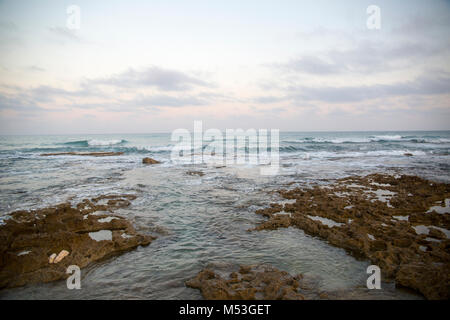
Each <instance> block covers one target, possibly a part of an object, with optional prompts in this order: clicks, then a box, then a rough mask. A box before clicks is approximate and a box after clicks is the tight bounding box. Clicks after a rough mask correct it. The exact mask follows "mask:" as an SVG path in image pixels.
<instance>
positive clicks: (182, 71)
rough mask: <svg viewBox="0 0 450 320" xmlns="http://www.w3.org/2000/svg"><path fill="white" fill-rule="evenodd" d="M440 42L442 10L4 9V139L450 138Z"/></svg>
mask: <svg viewBox="0 0 450 320" xmlns="http://www.w3.org/2000/svg"><path fill="white" fill-rule="evenodd" d="M70 5H76V6H78V7H79V8H80V24H79V29H78V28H75V29H73V28H68V25H67V21H68V19H69V27H70V26H73V24H70V22H73V21H74V20H73V17H74V16H73V14H71V13H69V14H68V13H67V8H68V7H69V6H70ZM369 5H376V6H378V7H379V8H380V10H381V11H380V12H381V15H380V17H381V28H380V29H369V28H368V27H367V19H368V18H369V16H370V14H368V13H367V12H366V10H367V7H368V6H369ZM449 31H450V1H438V0H432V1H423V0H417V1H413V0H408V1H400V0H391V1H381V0H370V1H364V0H360V1H323V0H315V1H300V0H292V1H287V0H277V1H261V0H260V1H251V0H247V1H242V0H240V1H232V0H227V1H213V0H210V1H206V0H205V1H197V0H189V1H186V0H183V1H175V0H164V1H163V0H161V1H156V0H149V1H134V0H128V1H111V0H108V1H81V0H71V1H61V0H55V1H46V0H34V1H33V0H27V1H25V0H13V1H1V0H0V134H63V133H145V132H170V131H172V130H174V129H176V128H188V129H189V128H192V126H193V121H194V120H203V123H204V127H205V128H206V127H209V128H219V129H225V128H239V127H240V128H278V129H280V130H286V131H288V130H289V131H311V130H313V131H316V130H317V131H319V130H320V131H334V130H338V131H352V130H432V129H435V130H445V129H450V125H449V123H450V35H449Z"/></svg>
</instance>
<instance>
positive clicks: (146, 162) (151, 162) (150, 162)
mask: <svg viewBox="0 0 450 320" xmlns="http://www.w3.org/2000/svg"><path fill="white" fill-rule="evenodd" d="M142 163H143V164H158V163H161V162H159V161H157V160H155V159H152V158H148V157H147V158H144V159H142Z"/></svg>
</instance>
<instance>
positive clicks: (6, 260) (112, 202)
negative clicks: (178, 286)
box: [0, 195, 154, 288]
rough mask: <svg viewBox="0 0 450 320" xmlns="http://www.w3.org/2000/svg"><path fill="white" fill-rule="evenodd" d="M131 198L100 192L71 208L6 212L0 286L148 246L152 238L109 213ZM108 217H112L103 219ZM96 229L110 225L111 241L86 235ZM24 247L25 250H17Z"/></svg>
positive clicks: (0, 239)
mask: <svg viewBox="0 0 450 320" xmlns="http://www.w3.org/2000/svg"><path fill="white" fill-rule="evenodd" d="M134 198H135V196H134V195H105V196H100V197H97V198H93V199H90V200H89V199H85V200H83V201H82V202H80V203H78V204H77V205H76V207H73V206H72V205H71V204H70V203H63V204H60V205H58V206H55V207H50V208H43V209H38V210H30V211H25V210H21V211H15V212H13V213H11V214H10V219H7V220H6V222H5V224H4V225H1V226H0V288H7V287H17V286H22V285H25V284H28V283H37V282H49V281H54V280H59V279H64V278H66V277H67V276H68V275H67V274H66V269H67V267H68V266H69V265H77V266H79V267H80V268H83V267H86V266H87V265H88V264H90V263H92V262H94V261H98V260H101V259H105V258H108V257H110V256H112V255H116V254H120V253H122V252H125V251H128V250H131V249H134V248H136V247H137V246H139V245H148V244H149V243H150V242H151V241H152V240H153V239H154V237H151V236H148V235H142V234H139V233H137V232H136V230H135V229H134V227H133V226H132V224H131V223H130V222H129V221H127V220H126V219H124V218H123V217H120V216H117V215H114V216H113V215H111V214H109V213H111V212H113V211H114V210H115V209H118V208H123V207H125V206H128V205H129V204H130V200H131V199H134ZM100 212H102V213H100ZM103 212H104V213H103ZM108 212H109V213H108ZM93 213H95V214H93ZM111 217H114V219H107V218H111ZM100 220H101V221H100ZM101 230H109V231H110V232H111V235H112V238H111V240H101V241H96V240H94V239H92V238H91V237H90V236H89V233H93V232H98V231H101ZM124 235H126V236H125V237H124ZM24 251H27V252H29V253H27V254H23V255H18V253H20V252H24ZM56 253H59V254H58V255H56Z"/></svg>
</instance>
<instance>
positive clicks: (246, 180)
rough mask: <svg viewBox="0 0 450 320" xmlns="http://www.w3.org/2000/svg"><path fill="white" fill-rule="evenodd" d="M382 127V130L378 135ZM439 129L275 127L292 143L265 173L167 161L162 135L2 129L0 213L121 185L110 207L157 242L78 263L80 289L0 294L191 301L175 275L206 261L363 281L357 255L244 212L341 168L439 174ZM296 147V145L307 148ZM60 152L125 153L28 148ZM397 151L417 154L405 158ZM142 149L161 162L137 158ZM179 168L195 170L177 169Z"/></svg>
mask: <svg viewBox="0 0 450 320" xmlns="http://www.w3.org/2000/svg"><path fill="white" fill-rule="evenodd" d="M383 135H384V136H385V138H384V139H382V138H380V136H383ZM399 136H400V138H399ZM403 136H405V137H406V138H402V137H403ZM410 136H414V138H409V137H410ZM305 137H306V138H310V139H309V140H308V139H306V138H305ZM370 137H373V138H370ZM386 137H388V138H386ZM431 137H434V138H431ZM449 137H450V133H449V132H443V133H442V132H441V133H439V134H438V133H420V134H419V133H408V134H404V133H398V134H390V135H388V134H387V133H385V134H381V133H376V134H375V133H373V134H368V133H364V134H358V133H353V134H350V133H348V134H347V136H345V135H343V134H334V136H333V134H332V133H328V136H326V135H324V134H316V135H313V134H309V136H308V134H294V133H286V134H284V135H283V134H282V135H281V138H282V146H286V145H290V146H295V147H296V149H297V150H296V151H289V150H287V151H282V152H281V168H280V173H279V175H277V176H261V175H260V172H259V167H258V166H248V165H232V166H226V167H221V168H216V167H208V166H206V165H182V164H177V163H171V162H170V161H169V154H170V153H169V152H170V146H171V142H170V135H162V134H161V135H136V136H130V135H124V136H120V135H111V136H58V137H55V136H45V137H2V139H1V143H0V147H1V149H0V167H1V172H0V179H1V180H0V181H1V183H0V192H1V193H0V209H1V212H2V213H3V214H5V213H7V212H10V211H13V210H16V209H19V208H26V209H29V208H34V207H44V206H48V205H53V204H56V203H59V202H63V201H67V200H71V201H73V202H74V203H76V202H77V201H79V200H81V199H83V198H86V197H94V196H97V195H101V194H107V193H133V194H136V195H137V196H138V198H137V199H136V200H134V201H132V205H131V206H130V207H128V208H126V209H121V210H118V211H117V212H116V213H117V214H121V215H123V216H125V217H127V218H128V219H130V220H132V221H133V222H134V223H135V225H136V227H137V229H138V230H140V231H141V232H146V233H150V234H153V235H155V236H157V237H158V239H157V240H155V241H154V242H152V243H151V244H150V245H149V246H147V247H140V248H137V249H136V250H133V251H131V252H127V253H125V254H123V255H121V256H118V257H114V258H110V259H108V260H105V261H102V262H100V263H95V264H92V265H91V266H89V267H88V268H86V269H83V270H82V282H81V285H82V289H81V290H68V289H67V288H66V284H65V281H57V282H53V283H48V284H39V285H31V286H26V287H22V288H15V289H9V290H3V291H1V292H0V298H3V299H11V298H27V299H28V298H29V299H36V298H60V299H72V298H74V299H91V298H94V299H95V298H102V299H121V298H126V299H199V298H201V296H200V293H199V291H198V290H194V289H190V288H187V287H186V286H185V285H184V282H185V281H186V280H188V279H190V278H192V277H193V276H195V275H196V274H197V273H198V272H199V271H200V270H201V269H202V268H203V267H205V266H206V265H208V264H210V263H216V264H217V263H233V264H255V263H268V264H271V265H273V266H275V267H277V268H279V269H282V270H286V271H288V272H290V273H291V274H296V273H304V274H306V275H308V276H310V277H313V278H315V279H317V281H318V282H319V286H320V288H321V289H323V290H337V289H349V288H353V287H365V284H366V279H367V277H368V275H367V274H366V268H367V266H368V265H369V264H370V263H369V262H368V261H359V260H356V259H355V258H353V257H351V256H349V255H348V254H346V253H345V251H344V250H342V249H339V248H335V247H332V246H330V245H328V244H327V243H326V242H325V241H322V240H320V239H318V238H314V237H311V236H309V235H306V234H304V232H303V231H302V230H298V229H294V228H287V229H280V230H275V231H259V232H249V231H248V229H250V228H253V227H254V226H255V224H257V223H258V222H259V221H262V219H263V218H262V217H260V216H258V215H256V214H255V213H254V211H255V210H256V209H258V208H261V207H264V206H266V205H268V204H269V203H270V202H274V201H280V202H281V201H282V199H280V198H278V196H277V195H276V194H275V193H271V192H270V191H272V190H278V189H280V188H284V187H295V186H297V185H300V186H306V185H309V184H315V183H319V184H323V185H325V184H326V183H328V182H331V181H332V180H333V179H335V178H340V177H344V176H348V175H352V174H364V175H365V174H369V173H372V172H390V173H409V174H416V175H421V176H424V177H427V178H431V179H434V180H440V181H447V182H448V181H449V180H450V177H449V174H448V173H449V170H448V169H449V168H450V158H449V155H448V154H449V153H448V151H449V147H450V144H449V142H448V141H450V140H448V139H449ZM314 139H315V140H316V141H314ZM327 139H328V140H327ZM352 139H353V141H351V142H346V141H350V140H352ZM358 139H359V140H358ZM371 139H372V140H373V141H372V140H371ZM385 139H387V140H385ZM389 139H390V140H389ZM413 139H416V140H417V141H422V142H412V140H413ZM426 139H429V140H426ZM433 139H434V140H433ZM445 139H447V140H445ZM324 140H327V141H332V140H333V142H324ZM402 140H404V141H402ZM80 141H81V142H80ZM289 141H296V142H289ZM302 141H303V142H302ZM305 141H306V142H305ZM355 141H356V142H355ZM358 141H362V142H358ZM393 141H394V142H393ZM430 141H434V142H432V143H430ZM446 141H447V142H446ZM67 142H70V143H72V144H67ZM89 142H90V143H89ZM433 143H434V144H433ZM410 145H414V147H411V146H410ZM430 145H433V146H434V148H432V147H431V146H430ZM300 148H302V149H305V150H308V153H309V156H308V157H306V156H305V151H301V150H300ZM44 149H45V151H43V150H44ZM61 150H65V151H68V150H70V151H124V152H125V155H124V156H117V157H105V158H94V157H77V156H75V157H74V156H60V157H51V158H48V157H40V156H39V154H40V153H43V152H55V151H58V152H60V151H61ZM314 150H315V151H314ZM403 151H404V152H407V151H408V152H416V154H417V155H414V156H413V157H406V156H404V155H403V153H401V152H403ZM369 152H375V154H376V155H373V154H372V153H369ZM356 153H361V154H363V155H360V156H356V155H355V154H356ZM381 153H383V154H384V155H383V156H380V154H381ZM422 153H423V154H422ZM144 156H151V157H153V158H155V159H157V160H162V161H164V163H163V164H162V165H157V166H144V165H142V164H141V160H142V158H143V157H144ZM305 159H308V160H305ZM189 170H197V171H202V172H204V173H205V175H204V176H197V175H188V174H187V173H186V172H187V171H189ZM293 182H294V184H292V183H293ZM3 216H4V215H3ZM382 288H383V290H379V291H378V292H373V291H372V292H370V293H368V294H369V297H372V298H385V299H389V298H397V299H401V298H420V296H417V295H414V294H411V293H410V292H406V291H403V290H398V289H395V288H394V286H393V285H392V284H389V283H383V284H382Z"/></svg>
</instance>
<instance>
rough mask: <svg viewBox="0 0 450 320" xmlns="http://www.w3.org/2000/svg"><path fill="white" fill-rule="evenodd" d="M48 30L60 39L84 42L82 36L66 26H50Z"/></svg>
mask: <svg viewBox="0 0 450 320" xmlns="http://www.w3.org/2000/svg"><path fill="white" fill-rule="evenodd" d="M48 30H49V31H50V33H51V34H52V35H53V36H55V37H56V38H57V39H58V40H60V41H63V42H66V41H71V42H78V43H81V42H84V41H83V39H82V38H80V37H79V36H78V35H77V34H76V33H75V31H74V30H69V29H67V28H64V27H49V28H48Z"/></svg>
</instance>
